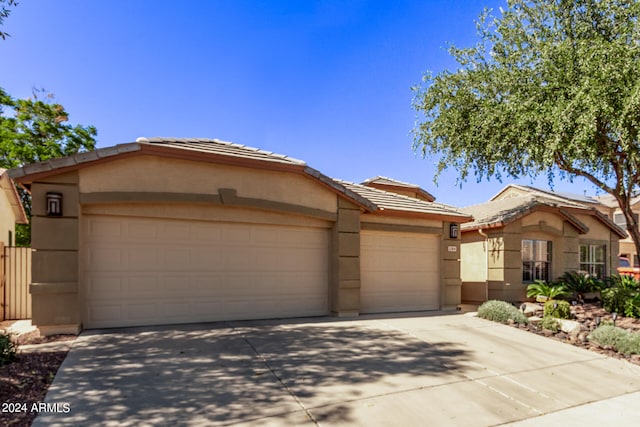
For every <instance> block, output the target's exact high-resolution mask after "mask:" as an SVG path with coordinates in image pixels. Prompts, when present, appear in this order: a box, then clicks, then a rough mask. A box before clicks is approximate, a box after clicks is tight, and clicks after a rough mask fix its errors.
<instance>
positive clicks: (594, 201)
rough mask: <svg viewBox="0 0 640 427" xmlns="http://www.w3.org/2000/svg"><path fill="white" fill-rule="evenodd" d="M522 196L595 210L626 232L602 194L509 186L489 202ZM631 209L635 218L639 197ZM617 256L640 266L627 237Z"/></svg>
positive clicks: (610, 198) (613, 201) (617, 212)
mask: <svg viewBox="0 0 640 427" xmlns="http://www.w3.org/2000/svg"><path fill="white" fill-rule="evenodd" d="M524 194H536V195H539V196H542V197H550V198H552V199H554V200H560V201H564V202H570V203H579V204H581V205H585V206H588V207H592V208H595V209H597V210H599V211H600V212H602V213H603V214H605V215H606V216H607V217H608V218H609V219H610V220H612V221H613V222H614V223H615V224H616V225H617V226H618V227H620V228H621V229H623V230H625V232H626V230H627V221H626V220H625V218H624V215H623V214H622V211H621V210H620V208H619V207H618V202H617V201H616V199H615V198H614V197H613V196H612V195H610V194H602V195H599V196H590V195H587V194H576V193H569V192H555V191H549V190H543V189H540V188H536V187H532V186H527V185H518V184H510V185H508V186H506V187H505V188H504V189H502V190H501V191H500V192H499V193H498V194H496V195H495V196H494V197H493V198H492V199H491V200H497V199H500V198H503V197H510V196H511V197H512V196H514V195H524ZM631 208H632V210H633V211H634V212H635V216H636V218H637V217H638V216H639V215H640V197H638V196H636V197H633V198H632V199H631ZM619 252H620V253H619V255H620V256H623V257H626V258H627V259H629V260H630V261H631V262H632V263H633V265H634V266H636V267H638V266H640V262H639V261H638V254H637V253H636V247H635V245H634V243H633V240H632V239H631V236H629V235H628V233H627V237H625V238H624V239H620V250H619Z"/></svg>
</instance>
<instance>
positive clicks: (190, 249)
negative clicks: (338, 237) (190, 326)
mask: <svg viewBox="0 0 640 427" xmlns="http://www.w3.org/2000/svg"><path fill="white" fill-rule="evenodd" d="M81 242H82V245H81V249H80V250H81V259H82V261H81V262H82V265H81V277H82V279H81V280H82V299H83V302H84V315H83V316H84V319H83V320H84V326H85V327H86V328H97V327H114V326H134V325H151V324H172V323H189V322H202V321H215V320H233V319H258V318H275V317H294V316H312V315H324V314H327V312H328V265H329V261H328V257H329V250H328V244H329V231H328V230H327V229H321V228H310V227H290V226H277V225H263V224H244V223H242V224H240V223H221V222H198V221H181V220H165V219H148V218H129V217H115V216H113V217H111V216H85V217H84V218H83V220H82V236H81Z"/></svg>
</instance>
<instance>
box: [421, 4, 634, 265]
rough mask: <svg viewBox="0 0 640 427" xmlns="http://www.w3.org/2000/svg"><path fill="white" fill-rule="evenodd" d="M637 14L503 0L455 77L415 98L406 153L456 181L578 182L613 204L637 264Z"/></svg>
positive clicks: (608, 7)
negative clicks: (451, 172) (410, 148)
mask: <svg viewBox="0 0 640 427" xmlns="http://www.w3.org/2000/svg"><path fill="white" fill-rule="evenodd" d="M639 20H640V2H637V1H632V0H530V1H527V0H510V1H509V2H508V7H507V9H506V10H502V9H501V14H500V16H495V15H493V14H492V12H491V11H488V10H485V12H484V13H483V14H482V15H481V16H480V19H479V20H478V24H477V29H478V42H477V44H476V45H475V46H472V47H468V48H458V47H455V46H453V47H451V48H450V49H449V53H450V54H451V55H452V57H453V58H454V59H455V60H456V61H457V62H458V64H459V68H458V70H456V71H455V72H452V71H444V72H441V73H439V74H437V75H433V74H426V75H425V77H424V79H423V82H422V84H420V85H418V86H417V87H415V88H414V91H415V92H414V94H415V98H414V108H415V109H416V110H417V111H418V112H419V114H421V117H420V118H419V119H418V122H417V124H416V127H415V129H414V149H415V150H416V151H421V152H422V154H423V155H425V156H427V155H429V154H436V155H439V156H440V158H439V163H438V171H437V173H438V174H440V173H441V172H442V170H444V169H445V168H447V167H453V168H455V169H457V170H458V171H459V172H460V178H461V180H462V181H464V180H466V179H467V178H468V175H469V172H470V171H473V173H474V174H475V177H476V179H477V180H478V181H480V180H482V179H484V178H489V177H492V176H493V177H496V178H498V179H501V177H502V175H503V174H505V175H507V176H512V177H522V176H536V175H539V174H547V175H548V177H549V180H550V181H551V180H552V179H553V178H554V177H555V176H554V173H555V172H557V171H560V173H559V175H560V176H561V177H562V178H569V179H571V178H573V177H576V176H581V177H584V178H586V179H588V180H589V181H591V182H592V183H593V184H594V185H596V186H597V187H598V188H600V189H602V190H603V191H605V192H607V193H609V194H612V195H613V196H614V197H615V198H616V200H617V201H618V204H619V205H620V207H621V209H622V211H623V213H624V215H625V217H626V219H627V227H628V231H629V232H630V233H631V236H632V237H633V239H634V241H635V242H636V247H637V248H638V253H640V234H639V233H638V224H637V223H636V220H635V219H634V216H633V214H632V211H631V206H630V202H631V197H632V196H633V195H634V192H636V191H637V189H638V188H637V187H638V184H639V183H640V146H639V141H638V131H639V129H640V21H639Z"/></svg>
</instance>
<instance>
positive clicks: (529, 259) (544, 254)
mask: <svg viewBox="0 0 640 427" xmlns="http://www.w3.org/2000/svg"><path fill="white" fill-rule="evenodd" d="M550 277H551V242H549V241H547V240H523V241H522V281H523V282H533V281H535V280H544V281H545V282H548V281H549V278H550Z"/></svg>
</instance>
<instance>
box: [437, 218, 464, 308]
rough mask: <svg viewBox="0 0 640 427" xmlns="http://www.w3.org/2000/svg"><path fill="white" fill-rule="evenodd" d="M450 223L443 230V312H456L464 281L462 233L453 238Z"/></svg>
mask: <svg viewBox="0 0 640 427" xmlns="http://www.w3.org/2000/svg"><path fill="white" fill-rule="evenodd" d="M451 225H452V223H450V222H444V223H443V230H442V235H443V238H442V249H441V253H442V275H441V276H442V277H441V280H442V286H441V298H440V305H441V309H442V310H456V309H457V307H458V305H460V303H461V302H462V280H461V279H460V231H459V227H460V226H459V225H458V234H457V236H455V237H451V228H450V227H451Z"/></svg>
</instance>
